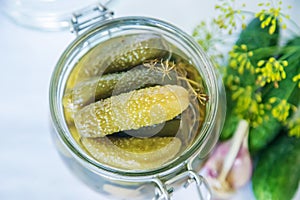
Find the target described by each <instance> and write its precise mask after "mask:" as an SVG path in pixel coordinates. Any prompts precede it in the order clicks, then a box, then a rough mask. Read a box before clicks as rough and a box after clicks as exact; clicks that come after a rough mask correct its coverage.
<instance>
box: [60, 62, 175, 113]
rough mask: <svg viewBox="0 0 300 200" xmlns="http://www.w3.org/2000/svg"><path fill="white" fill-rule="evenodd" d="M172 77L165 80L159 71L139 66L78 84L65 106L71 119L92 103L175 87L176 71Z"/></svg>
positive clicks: (66, 99)
mask: <svg viewBox="0 0 300 200" xmlns="http://www.w3.org/2000/svg"><path fill="white" fill-rule="evenodd" d="M169 75H170V77H165V78H163V74H162V73H161V72H159V71H154V70H149V69H147V68H146V67H144V66H142V65H141V66H137V67H135V68H133V69H131V70H128V71H127V72H122V73H112V74H106V75H103V76H101V77H94V78H91V79H89V80H85V81H83V82H80V83H79V84H77V85H76V86H75V87H74V88H72V89H69V90H67V91H66V93H65V95H64V98H63V105H64V108H65V110H66V112H67V113H69V115H70V116H71V117H74V114H75V113H76V112H78V111H79V110H80V109H81V108H82V107H83V106H86V105H88V104H90V103H92V102H95V101H98V100H101V99H105V98H108V97H110V96H112V95H118V94H121V93H124V92H129V91H131V90H135V89H140V88H144V87H147V86H154V85H167V84H172V85H175V84H176V83H177V75H176V73H175V71H172V72H170V73H169Z"/></svg>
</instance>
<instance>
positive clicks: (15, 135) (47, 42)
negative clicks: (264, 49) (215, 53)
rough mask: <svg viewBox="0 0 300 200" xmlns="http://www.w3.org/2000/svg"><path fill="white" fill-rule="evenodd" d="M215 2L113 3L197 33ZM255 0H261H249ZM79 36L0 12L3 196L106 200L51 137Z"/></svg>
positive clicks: (247, 191) (185, 193)
mask: <svg viewBox="0 0 300 200" xmlns="http://www.w3.org/2000/svg"><path fill="white" fill-rule="evenodd" d="M215 2H216V0H214V1H207V0H206V1H205V0H184V1H176V0H117V1H116V2H114V3H113V4H111V7H112V9H113V10H114V11H115V15H116V17H118V16H128V15H142V16H151V17H155V18H160V19H163V20H166V21H168V22H171V23H173V24H175V25H176V26H178V27H180V28H181V29H183V30H185V31H186V32H188V33H191V32H192V30H193V28H194V27H195V26H196V25H197V24H198V23H199V22H200V21H201V20H203V19H208V18H209V17H212V16H213V15H214V11H213V10H214V9H213V7H214V4H215ZM253 2H257V1H251V2H250V1H249V3H248V4H254V3H253ZM290 2H291V5H293V6H294V10H295V12H293V13H291V14H292V16H293V17H294V18H295V19H296V21H299V19H300V14H299V13H296V11H297V10H299V9H300V6H299V2H298V3H296V2H297V1H296V0H291V1H290ZM255 5H256V4H255ZM0 6H1V1H0ZM73 39H74V36H73V35H72V34H70V33H69V32H67V31H66V32H42V31H36V30H30V29H26V28H23V27H20V26H17V25H16V24H13V23H12V22H11V21H10V20H8V19H7V18H5V17H4V16H3V15H1V14H0V136H1V137H0V199H1V200H40V199H43V200H47V199H51V200H52V199H53V200H66V199H67V200H69V199H72V200H81V199H85V200H106V198H105V197H103V196H101V195H100V194H97V193H95V192H94V191H92V190H91V189H89V188H88V187H87V186H85V185H84V184H82V183H81V182H80V181H79V180H77V178H75V177H74V176H73V175H72V173H71V172H69V171H68V170H67V168H66V167H65V166H64V164H63V162H62V161H61V159H60V158H59V156H58V153H57V152H56V150H55V148H54V145H53V143H52V141H51V137H50V131H49V130H50V129H49V126H50V117H49V106H48V86H49V80H50V76H51V72H52V70H53V68H54V66H55V64H56V62H57V60H58V58H59V57H60V55H61V54H62V52H63V51H64V49H65V48H66V47H67V45H68V44H69V43H70V41H72V40H73ZM196 197H197V196H196V192H195V190H194V189H192V188H189V189H187V190H186V189H182V190H180V191H177V192H176V195H175V198H176V199H189V200H193V199H197V198H196ZM238 199H247V200H253V199H254V197H253V195H252V192H251V186H250V185H247V186H246V187H245V188H243V189H242V190H241V191H239V192H238V194H237V195H236V196H234V197H233V198H232V200H238ZM295 199H300V195H297V197H296V198H295Z"/></svg>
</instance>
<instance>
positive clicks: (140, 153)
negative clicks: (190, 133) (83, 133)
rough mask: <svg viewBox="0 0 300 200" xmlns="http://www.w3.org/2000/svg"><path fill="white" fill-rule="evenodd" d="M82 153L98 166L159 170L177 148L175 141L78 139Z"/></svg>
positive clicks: (173, 156) (156, 138) (158, 139)
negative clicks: (98, 163) (90, 157)
mask: <svg viewBox="0 0 300 200" xmlns="http://www.w3.org/2000/svg"><path fill="white" fill-rule="evenodd" d="M81 142H82V144H83V146H84V147H85V149H86V150H87V151H88V152H89V153H90V154H91V155H92V156H93V157H94V158H95V159H96V160H98V161H99V162H100V163H103V164H107V165H109V166H113V167H117V168H121V169H128V170H149V169H153V168H158V167H161V166H162V165H164V164H166V163H167V162H168V161H170V160H171V159H173V158H175V156H176V155H177V153H178V152H179V150H180V148H181V141H180V139H178V138H176V137H151V138H133V137H132V138H119V137H116V138H108V137H104V138H82V141H81Z"/></svg>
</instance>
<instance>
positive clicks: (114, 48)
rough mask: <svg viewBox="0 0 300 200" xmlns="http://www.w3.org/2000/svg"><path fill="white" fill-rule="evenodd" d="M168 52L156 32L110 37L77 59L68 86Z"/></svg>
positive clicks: (121, 69)
mask: <svg viewBox="0 0 300 200" xmlns="http://www.w3.org/2000/svg"><path fill="white" fill-rule="evenodd" d="M167 52H168V46H167V44H166V42H165V40H164V39H163V38H162V37H161V36H159V35H155V34H142V35H140V34H132V35H125V36H120V37H117V38H112V39H110V40H108V41H105V42H103V43H102V44H100V45H98V46H96V47H94V48H93V49H91V50H90V51H89V52H88V53H87V54H86V55H85V56H83V57H82V58H81V60H79V62H78V63H77V64H76V67H75V68H74V69H73V70H74V72H72V73H73V76H72V79H71V80H70V81H69V82H70V86H71V87H72V86H74V84H75V83H78V82H81V81H83V80H86V79H89V78H91V77H95V76H99V75H103V74H108V73H114V72H120V71H125V70H128V69H130V68H132V67H135V66H137V65H139V64H142V63H143V62H144V61H146V60H151V59H156V58H159V59H163V58H164V57H167V56H168V55H167V54H168V53H167ZM74 74H76V76H75V75H74Z"/></svg>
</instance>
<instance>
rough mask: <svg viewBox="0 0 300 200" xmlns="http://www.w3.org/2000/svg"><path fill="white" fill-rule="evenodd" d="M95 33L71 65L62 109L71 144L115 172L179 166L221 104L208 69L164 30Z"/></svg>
mask: <svg viewBox="0 0 300 200" xmlns="http://www.w3.org/2000/svg"><path fill="white" fill-rule="evenodd" d="M119 23H120V22H119ZM94 30H95V31H94V32H93V31H91V32H90V33H89V34H87V36H85V37H83V38H82V40H80V39H79V40H78V43H77V44H76V45H74V46H75V47H74V46H73V47H74V48H73V49H72V53H71V54H70V55H68V56H67V59H66V61H65V66H66V67H65V68H64V73H63V78H62V80H63V81H62V83H61V85H62V86H63V90H62V91H61V108H62V112H63V113H64V121H65V126H66V128H67V129H68V132H67V134H69V135H68V136H67V137H68V139H69V140H71V141H72V142H73V143H74V144H73V145H74V146H75V148H76V149H80V150H79V151H81V152H82V153H83V154H87V155H88V156H90V158H92V159H93V160H94V161H95V162H96V163H98V165H100V166H103V167H104V168H108V169H114V170H117V171H124V172H143V171H151V170H157V169H160V168H163V167H165V166H170V165H172V164H173V163H174V162H175V161H176V160H179V158H181V157H183V156H184V155H185V154H186V152H188V151H190V149H191V148H192V147H193V146H194V144H195V143H199V141H201V140H203V139H204V138H205V137H207V134H208V127H207V121H210V120H211V119H208V116H207V115H208V114H207V113H209V112H210V110H211V104H212V103H213V102H212V101H214V98H215V97H214V96H212V95H214V94H213V92H212V91H211V89H210V88H211V86H210V84H211V83H210V82H211V77H210V74H209V73H207V72H206V71H207V69H206V68H207V66H205V63H204V62H201V61H199V60H201V59H200V58H201V57H200V58H199V55H198V54H197V53H195V52H193V49H192V48H191V46H190V44H189V43H188V42H186V41H183V40H182V38H180V34H179V35H176V34H175V33H173V34H170V33H166V32H164V31H162V30H161V29H159V27H155V28H153V27H149V26H142V25H136V24H134V25H130V24H129V25H126V26H117V25H110V26H109V27H108V26H107V27H106V26H105V25H104V26H102V27H101V31H99V30H98V29H94ZM210 117H211V116H210Z"/></svg>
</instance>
